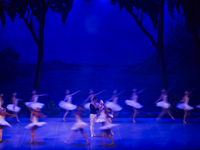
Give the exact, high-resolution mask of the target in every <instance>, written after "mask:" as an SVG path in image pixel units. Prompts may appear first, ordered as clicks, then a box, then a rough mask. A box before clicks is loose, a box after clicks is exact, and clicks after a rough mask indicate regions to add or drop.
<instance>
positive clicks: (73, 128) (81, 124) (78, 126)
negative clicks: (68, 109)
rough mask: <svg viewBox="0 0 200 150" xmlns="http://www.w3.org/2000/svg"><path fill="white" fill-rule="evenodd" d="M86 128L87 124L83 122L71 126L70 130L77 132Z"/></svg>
mask: <svg viewBox="0 0 200 150" xmlns="http://www.w3.org/2000/svg"><path fill="white" fill-rule="evenodd" d="M87 126H88V124H87V123H85V122H83V121H80V122H76V123H75V124H74V125H73V126H72V128H71V130H79V129H83V128H85V127H87Z"/></svg>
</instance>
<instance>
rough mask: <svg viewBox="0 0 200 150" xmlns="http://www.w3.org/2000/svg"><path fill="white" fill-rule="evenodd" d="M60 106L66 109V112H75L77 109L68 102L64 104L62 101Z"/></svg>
mask: <svg viewBox="0 0 200 150" xmlns="http://www.w3.org/2000/svg"><path fill="white" fill-rule="evenodd" d="M59 106H60V107H61V108H63V109H66V110H74V109H76V108H77V106H76V105H73V104H71V103H68V102H64V101H60V103H59Z"/></svg>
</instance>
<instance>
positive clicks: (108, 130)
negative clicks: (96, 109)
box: [100, 109, 118, 146]
mask: <svg viewBox="0 0 200 150" xmlns="http://www.w3.org/2000/svg"><path fill="white" fill-rule="evenodd" d="M105 114H106V121H105V125H104V126H102V127H100V129H101V130H102V131H103V132H105V133H106V134H107V135H108V137H109V139H110V140H111V144H109V145H110V146H112V145H114V144H115V143H114V141H113V139H112V136H111V135H110V133H111V129H112V128H113V127H116V126H118V125H117V124H112V123H111V122H110V119H111V118H112V117H111V116H110V110H109V109H106V110H105Z"/></svg>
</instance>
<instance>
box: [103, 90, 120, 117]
mask: <svg viewBox="0 0 200 150" xmlns="http://www.w3.org/2000/svg"><path fill="white" fill-rule="evenodd" d="M123 92H124V91H122V92H120V93H117V90H114V91H113V96H112V97H111V98H110V99H109V100H108V101H107V102H106V104H105V106H106V107H107V108H110V109H111V110H112V113H111V114H112V115H114V112H116V111H117V112H118V111H121V110H122V107H121V106H120V105H118V104H117V101H118V96H119V95H120V94H122V93H123ZM109 101H112V102H109Z"/></svg>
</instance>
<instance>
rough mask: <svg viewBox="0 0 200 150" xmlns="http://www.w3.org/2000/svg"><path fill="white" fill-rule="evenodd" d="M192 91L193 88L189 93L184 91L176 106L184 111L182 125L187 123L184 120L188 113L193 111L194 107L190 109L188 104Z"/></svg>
mask: <svg viewBox="0 0 200 150" xmlns="http://www.w3.org/2000/svg"><path fill="white" fill-rule="evenodd" d="M194 89H195V88H193V89H192V90H191V91H190V92H189V91H185V95H184V96H183V98H182V99H181V101H180V103H178V104H177V105H176V107H177V108H179V109H183V110H184V116H183V123H187V122H186V121H185V120H186V117H187V114H188V111H190V110H192V109H194V107H192V106H190V105H189V104H188V103H189V95H190V94H191V93H192V92H193V90H194Z"/></svg>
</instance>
